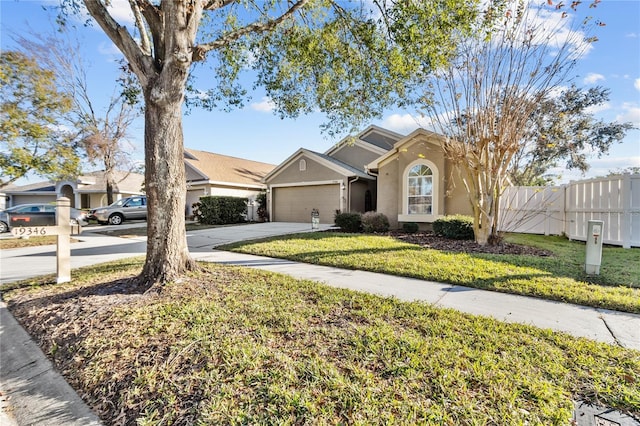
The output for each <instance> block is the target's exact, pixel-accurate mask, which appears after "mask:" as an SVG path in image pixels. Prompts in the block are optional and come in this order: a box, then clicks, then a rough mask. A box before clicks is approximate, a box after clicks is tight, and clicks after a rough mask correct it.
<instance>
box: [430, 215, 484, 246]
mask: <svg viewBox="0 0 640 426" xmlns="http://www.w3.org/2000/svg"><path fill="white" fill-rule="evenodd" d="M433 233H434V234H436V235H437V236H439V237H445V238H451V239H453V240H473V239H474V235H473V218H472V217H470V216H463V215H453V216H445V217H443V218H440V219H438V220H436V221H435V222H433Z"/></svg>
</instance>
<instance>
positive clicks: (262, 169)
mask: <svg viewBox="0 0 640 426" xmlns="http://www.w3.org/2000/svg"><path fill="white" fill-rule="evenodd" d="M184 162H185V168H186V175H187V205H186V214H187V216H190V215H191V214H192V205H193V204H194V203H196V202H197V201H198V200H199V199H200V197H204V196H207V195H219V196H232V197H242V198H248V199H249V206H248V209H247V214H248V219H249V220H256V219H257V217H256V211H257V208H258V206H257V204H256V203H255V199H256V196H257V195H258V194H259V193H260V192H262V191H264V190H265V189H266V185H265V184H264V183H263V182H262V178H264V177H265V176H266V175H267V174H268V173H269V172H270V171H271V170H273V168H274V167H275V166H274V165H273V164H267V163H261V162H258V161H251V160H246V159H244V158H236V157H229V156H227V155H220V154H214V153H212V152H206V151H197V150H195V149H185V153H184Z"/></svg>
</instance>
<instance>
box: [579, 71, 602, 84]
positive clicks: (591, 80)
mask: <svg viewBox="0 0 640 426" xmlns="http://www.w3.org/2000/svg"><path fill="white" fill-rule="evenodd" d="M600 80H602V81H604V80H605V78H604V75H602V74H597V73H594V72H590V73H589V74H587V76H586V77H585V78H584V80H583V82H584V84H595V83H597V82H598V81H600Z"/></svg>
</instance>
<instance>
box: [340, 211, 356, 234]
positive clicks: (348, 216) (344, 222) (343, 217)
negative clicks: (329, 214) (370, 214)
mask: <svg viewBox="0 0 640 426" xmlns="http://www.w3.org/2000/svg"><path fill="white" fill-rule="evenodd" d="M334 222H335V224H336V226H337V227H339V228H340V229H342V230H343V231H344V232H360V228H361V226H362V217H361V215H360V213H336V216H335V218H334Z"/></svg>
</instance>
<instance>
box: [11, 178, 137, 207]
mask: <svg viewBox="0 0 640 426" xmlns="http://www.w3.org/2000/svg"><path fill="white" fill-rule="evenodd" d="M114 174H115V182H116V184H115V185H114V188H113V196H114V198H115V199H120V198H124V197H129V196H131V195H140V194H142V193H143V190H142V186H143V182H144V176H143V175H141V174H140V173H133V172H123V171H116V172H114ZM106 186H107V184H106V180H105V173H104V172H103V171H99V172H91V173H86V174H83V175H81V176H78V178H77V179H69V180H62V181H59V182H52V181H48V182H38V183H33V184H28V185H21V186H17V185H10V186H7V187H5V188H3V189H2V192H3V193H4V194H5V199H6V201H7V203H6V207H11V206H15V205H18V204H27V203H53V202H55V201H56V199H57V198H58V197H67V198H69V199H70V200H71V207H75V208H80V209H89V208H95V207H100V206H105V205H107V192H106Z"/></svg>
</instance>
